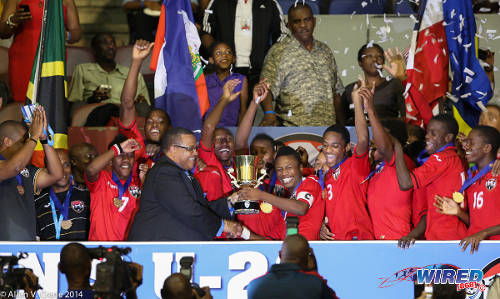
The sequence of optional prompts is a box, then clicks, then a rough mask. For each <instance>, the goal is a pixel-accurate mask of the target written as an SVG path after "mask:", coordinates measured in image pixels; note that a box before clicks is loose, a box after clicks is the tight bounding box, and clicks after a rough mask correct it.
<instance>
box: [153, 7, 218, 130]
mask: <svg viewBox="0 0 500 299" xmlns="http://www.w3.org/2000/svg"><path fill="white" fill-rule="evenodd" d="M200 45H201V41H200V37H199V36H198V31H197V30H196V26H195V23H194V19H193V13H192V11H191V2H190V1H189V0H164V1H163V6H162V12H161V16H160V21H159V24H158V30H157V35H156V41H155V49H154V51H153V59H152V62H151V65H152V66H153V67H156V73H155V107H156V108H159V109H162V110H164V111H166V112H167V113H168V115H169V116H170V118H171V120H172V125H173V126H175V127H184V128H186V129H189V130H191V131H193V132H195V133H200V132H201V127H202V120H201V117H202V115H203V113H204V112H205V111H206V110H207V109H208V96H207V91H206V84H205V78H204V76H203V68H202V65H201V61H200V58H199V52H198V51H199V48H200Z"/></svg>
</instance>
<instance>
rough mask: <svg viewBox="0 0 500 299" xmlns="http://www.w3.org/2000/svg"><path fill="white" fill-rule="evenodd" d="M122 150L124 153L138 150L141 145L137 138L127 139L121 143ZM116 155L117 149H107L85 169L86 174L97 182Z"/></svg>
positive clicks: (91, 180) (89, 178)
mask: <svg viewBox="0 0 500 299" xmlns="http://www.w3.org/2000/svg"><path fill="white" fill-rule="evenodd" d="M120 147H121V150H123V153H131V152H133V151H135V150H138V149H139V147H140V145H139V143H138V142H137V141H136V140H135V139H127V140H125V141H123V142H122V143H120ZM114 157H115V151H114V150H113V149H109V150H107V151H106V152H105V153H103V154H101V155H99V156H97V157H96V158H95V159H94V160H92V162H90V164H89V165H88V166H87V168H86V169H85V174H86V175H87V179H88V180H89V181H90V182H95V181H96V180H97V178H98V177H99V172H100V171H101V170H103V169H104V168H105V167H106V166H107V165H108V164H109V162H111V160H113V158H114Z"/></svg>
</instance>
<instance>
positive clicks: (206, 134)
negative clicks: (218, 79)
mask: <svg viewBox="0 0 500 299" xmlns="http://www.w3.org/2000/svg"><path fill="white" fill-rule="evenodd" d="M240 83H241V81H240V80H239V79H232V80H229V81H227V82H226V83H225V84H224V87H223V89H224V91H223V93H222V96H221V97H220V99H219V102H217V105H215V108H214V110H212V112H210V114H209V115H208V116H207V118H206V119H205V122H204V123H203V130H202V131H201V143H203V146H205V147H206V148H211V147H212V139H213V137H214V132H215V129H216V128H217V125H218V124H219V122H220V118H221V117H222V112H224V109H225V108H226V106H227V105H228V104H229V103H231V102H232V101H234V100H236V98H237V97H238V96H239V95H240V93H241V91H238V92H234V88H235V87H236V86H237V85H238V84H240Z"/></svg>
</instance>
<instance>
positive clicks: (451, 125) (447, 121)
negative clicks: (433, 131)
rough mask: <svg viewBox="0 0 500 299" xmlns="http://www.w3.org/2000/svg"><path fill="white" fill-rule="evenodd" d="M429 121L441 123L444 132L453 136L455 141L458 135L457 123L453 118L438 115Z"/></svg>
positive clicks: (446, 115)
mask: <svg viewBox="0 0 500 299" xmlns="http://www.w3.org/2000/svg"><path fill="white" fill-rule="evenodd" d="M431 120H434V121H439V122H441V123H443V124H444V127H445V128H446V132H447V133H448V134H453V140H455V138H456V137H457V134H458V123H457V121H456V120H455V118H453V116H451V115H448V114H438V115H436V116H434V117H433V118H431Z"/></svg>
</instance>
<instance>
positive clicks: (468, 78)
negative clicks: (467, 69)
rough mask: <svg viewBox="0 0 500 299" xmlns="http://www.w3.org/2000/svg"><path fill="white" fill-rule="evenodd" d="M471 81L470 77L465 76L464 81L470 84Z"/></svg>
mask: <svg viewBox="0 0 500 299" xmlns="http://www.w3.org/2000/svg"><path fill="white" fill-rule="evenodd" d="M471 82H472V77H469V76H465V83H467V84H470V83H471Z"/></svg>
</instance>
